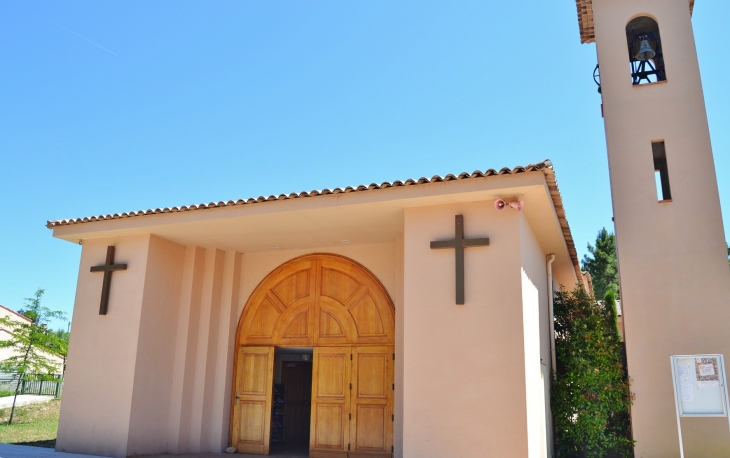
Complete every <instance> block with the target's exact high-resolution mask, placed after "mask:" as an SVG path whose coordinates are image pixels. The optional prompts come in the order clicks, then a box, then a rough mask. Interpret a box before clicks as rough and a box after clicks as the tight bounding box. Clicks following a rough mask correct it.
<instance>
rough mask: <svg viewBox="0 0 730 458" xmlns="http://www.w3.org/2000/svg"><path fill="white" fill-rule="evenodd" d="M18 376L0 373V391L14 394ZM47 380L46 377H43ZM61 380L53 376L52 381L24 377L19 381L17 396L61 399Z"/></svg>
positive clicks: (35, 377) (33, 376) (30, 376)
mask: <svg viewBox="0 0 730 458" xmlns="http://www.w3.org/2000/svg"><path fill="white" fill-rule="evenodd" d="M18 378H19V374H7V373H0V390H2V391H11V392H13V393H15V389H16V387H18ZM43 378H47V377H43ZM62 391H63V379H62V378H61V376H60V375H53V379H52V380H43V379H42V378H41V377H39V376H35V375H26V376H25V377H22V380H20V387H19V389H18V394H35V395H41V396H54V397H56V398H58V397H61V392H62Z"/></svg>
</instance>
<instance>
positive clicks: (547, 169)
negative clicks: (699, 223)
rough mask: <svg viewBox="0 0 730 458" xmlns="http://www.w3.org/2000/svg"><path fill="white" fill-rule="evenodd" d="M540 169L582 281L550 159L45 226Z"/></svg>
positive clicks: (60, 222)
mask: <svg viewBox="0 0 730 458" xmlns="http://www.w3.org/2000/svg"><path fill="white" fill-rule="evenodd" d="M537 171H541V172H543V173H544V175H545V179H546V181H547V185H548V188H549V190H550V196H551V198H552V201H553V205H554V207H555V211H556V213H557V216H558V220H559V221H560V227H561V230H562V232H563V238H564V239H565V243H566V245H567V248H568V253H569V254H570V258H571V261H572V263H573V267H574V269H575V273H576V276H577V278H578V279H579V281H580V280H582V279H583V274H582V272H581V270H580V263H579V262H578V254H577V252H576V249H575V243H574V242H573V236H572V235H571V233H570V226H568V220H567V218H566V215H565V208H564V207H563V200H562V197H561V196H560V191H559V190H558V184H557V181H556V179H555V171H554V170H553V164H552V162H550V160H544V161H542V162H538V163H535V164H530V165H527V166H517V167H514V168H512V169H510V168H508V167H504V168H502V169H500V170H499V171H497V170H494V169H489V170H486V171H484V172H481V171H479V170H476V171H474V172H472V173H468V172H463V173H460V174H459V175H453V174H448V175H446V176H443V177H442V176H439V175H434V176H432V177H431V178H426V177H421V178H419V179H418V180H414V179H412V178H409V179H407V180H405V181H400V180H396V181H393V182H384V183H380V184H377V183H371V184H370V185H360V186H357V187H352V186H348V187H346V188H344V189H343V188H334V189H323V190H313V191H309V192H306V191H303V192H299V193H296V192H293V193H290V194H279V195H278V196H274V195H271V196H268V197H267V196H259V197H256V198H253V197H252V198H248V199H238V200H236V201H233V200H229V201H225V202H224V201H220V202H209V203H207V204H206V203H201V204H197V205H196V204H193V205H183V206H181V207H165V208H155V209H147V210H138V211H131V212H125V213H114V214H107V215H98V216H88V217H84V218H71V219H61V220H51V221H48V222H47V223H46V227H48V228H49V229H53V228H55V227H60V226H69V225H73V224H84V223H91V222H95V221H107V220H113V219H120V218H133V217H138V216H144V215H156V214H161V213H180V212H186V211H196V210H206V209H211V208H218V207H233V206H241V205H251V204H258V203H263V202H273V201H280V200H290V199H303V198H311V197H317V196H325V195H332V194H347V193H351V192H366V191H376V190H380V189H387V188H398V187H404V186H418V185H424V184H429V183H442V182H447V181H459V180H470V179H474V178H486V177H490V176H498V175H515V174H519V173H525V172H537Z"/></svg>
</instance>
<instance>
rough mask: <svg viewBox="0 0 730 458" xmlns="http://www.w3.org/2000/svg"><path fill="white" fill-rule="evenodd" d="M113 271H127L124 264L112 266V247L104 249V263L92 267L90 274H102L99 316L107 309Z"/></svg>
mask: <svg viewBox="0 0 730 458" xmlns="http://www.w3.org/2000/svg"><path fill="white" fill-rule="evenodd" d="M115 270H127V265H126V264H114V247H113V246H110V247H107V249H106V262H105V263H104V265H101V266H93V267H92V268H91V271H92V272H104V282H103V283H102V285H101V304H100V305H99V315H106V309H107V308H108V307H109V287H111V285H112V272H114V271H115Z"/></svg>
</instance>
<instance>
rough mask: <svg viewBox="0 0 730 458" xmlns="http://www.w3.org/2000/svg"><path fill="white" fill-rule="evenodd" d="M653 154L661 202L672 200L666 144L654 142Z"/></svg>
mask: <svg viewBox="0 0 730 458" xmlns="http://www.w3.org/2000/svg"><path fill="white" fill-rule="evenodd" d="M651 152H652V155H653V156H654V176H655V178H656V193H657V197H658V199H659V202H663V201H668V200H672V193H671V191H670V190H669V171H668V170H667V153H666V150H665V149H664V142H652V144H651Z"/></svg>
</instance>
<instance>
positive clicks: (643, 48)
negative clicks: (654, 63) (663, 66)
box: [636, 38, 656, 61]
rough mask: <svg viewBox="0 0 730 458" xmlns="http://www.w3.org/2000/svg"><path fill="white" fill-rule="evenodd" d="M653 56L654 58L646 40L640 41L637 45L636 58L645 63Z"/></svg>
mask: <svg viewBox="0 0 730 458" xmlns="http://www.w3.org/2000/svg"><path fill="white" fill-rule="evenodd" d="M654 56H656V52H654V50H653V49H651V45H649V40H647V39H646V38H645V39H643V40H641V44H640V45H639V52H638V53H636V58H637V59H639V60H643V61H647V60H649V59H653V58H654Z"/></svg>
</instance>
